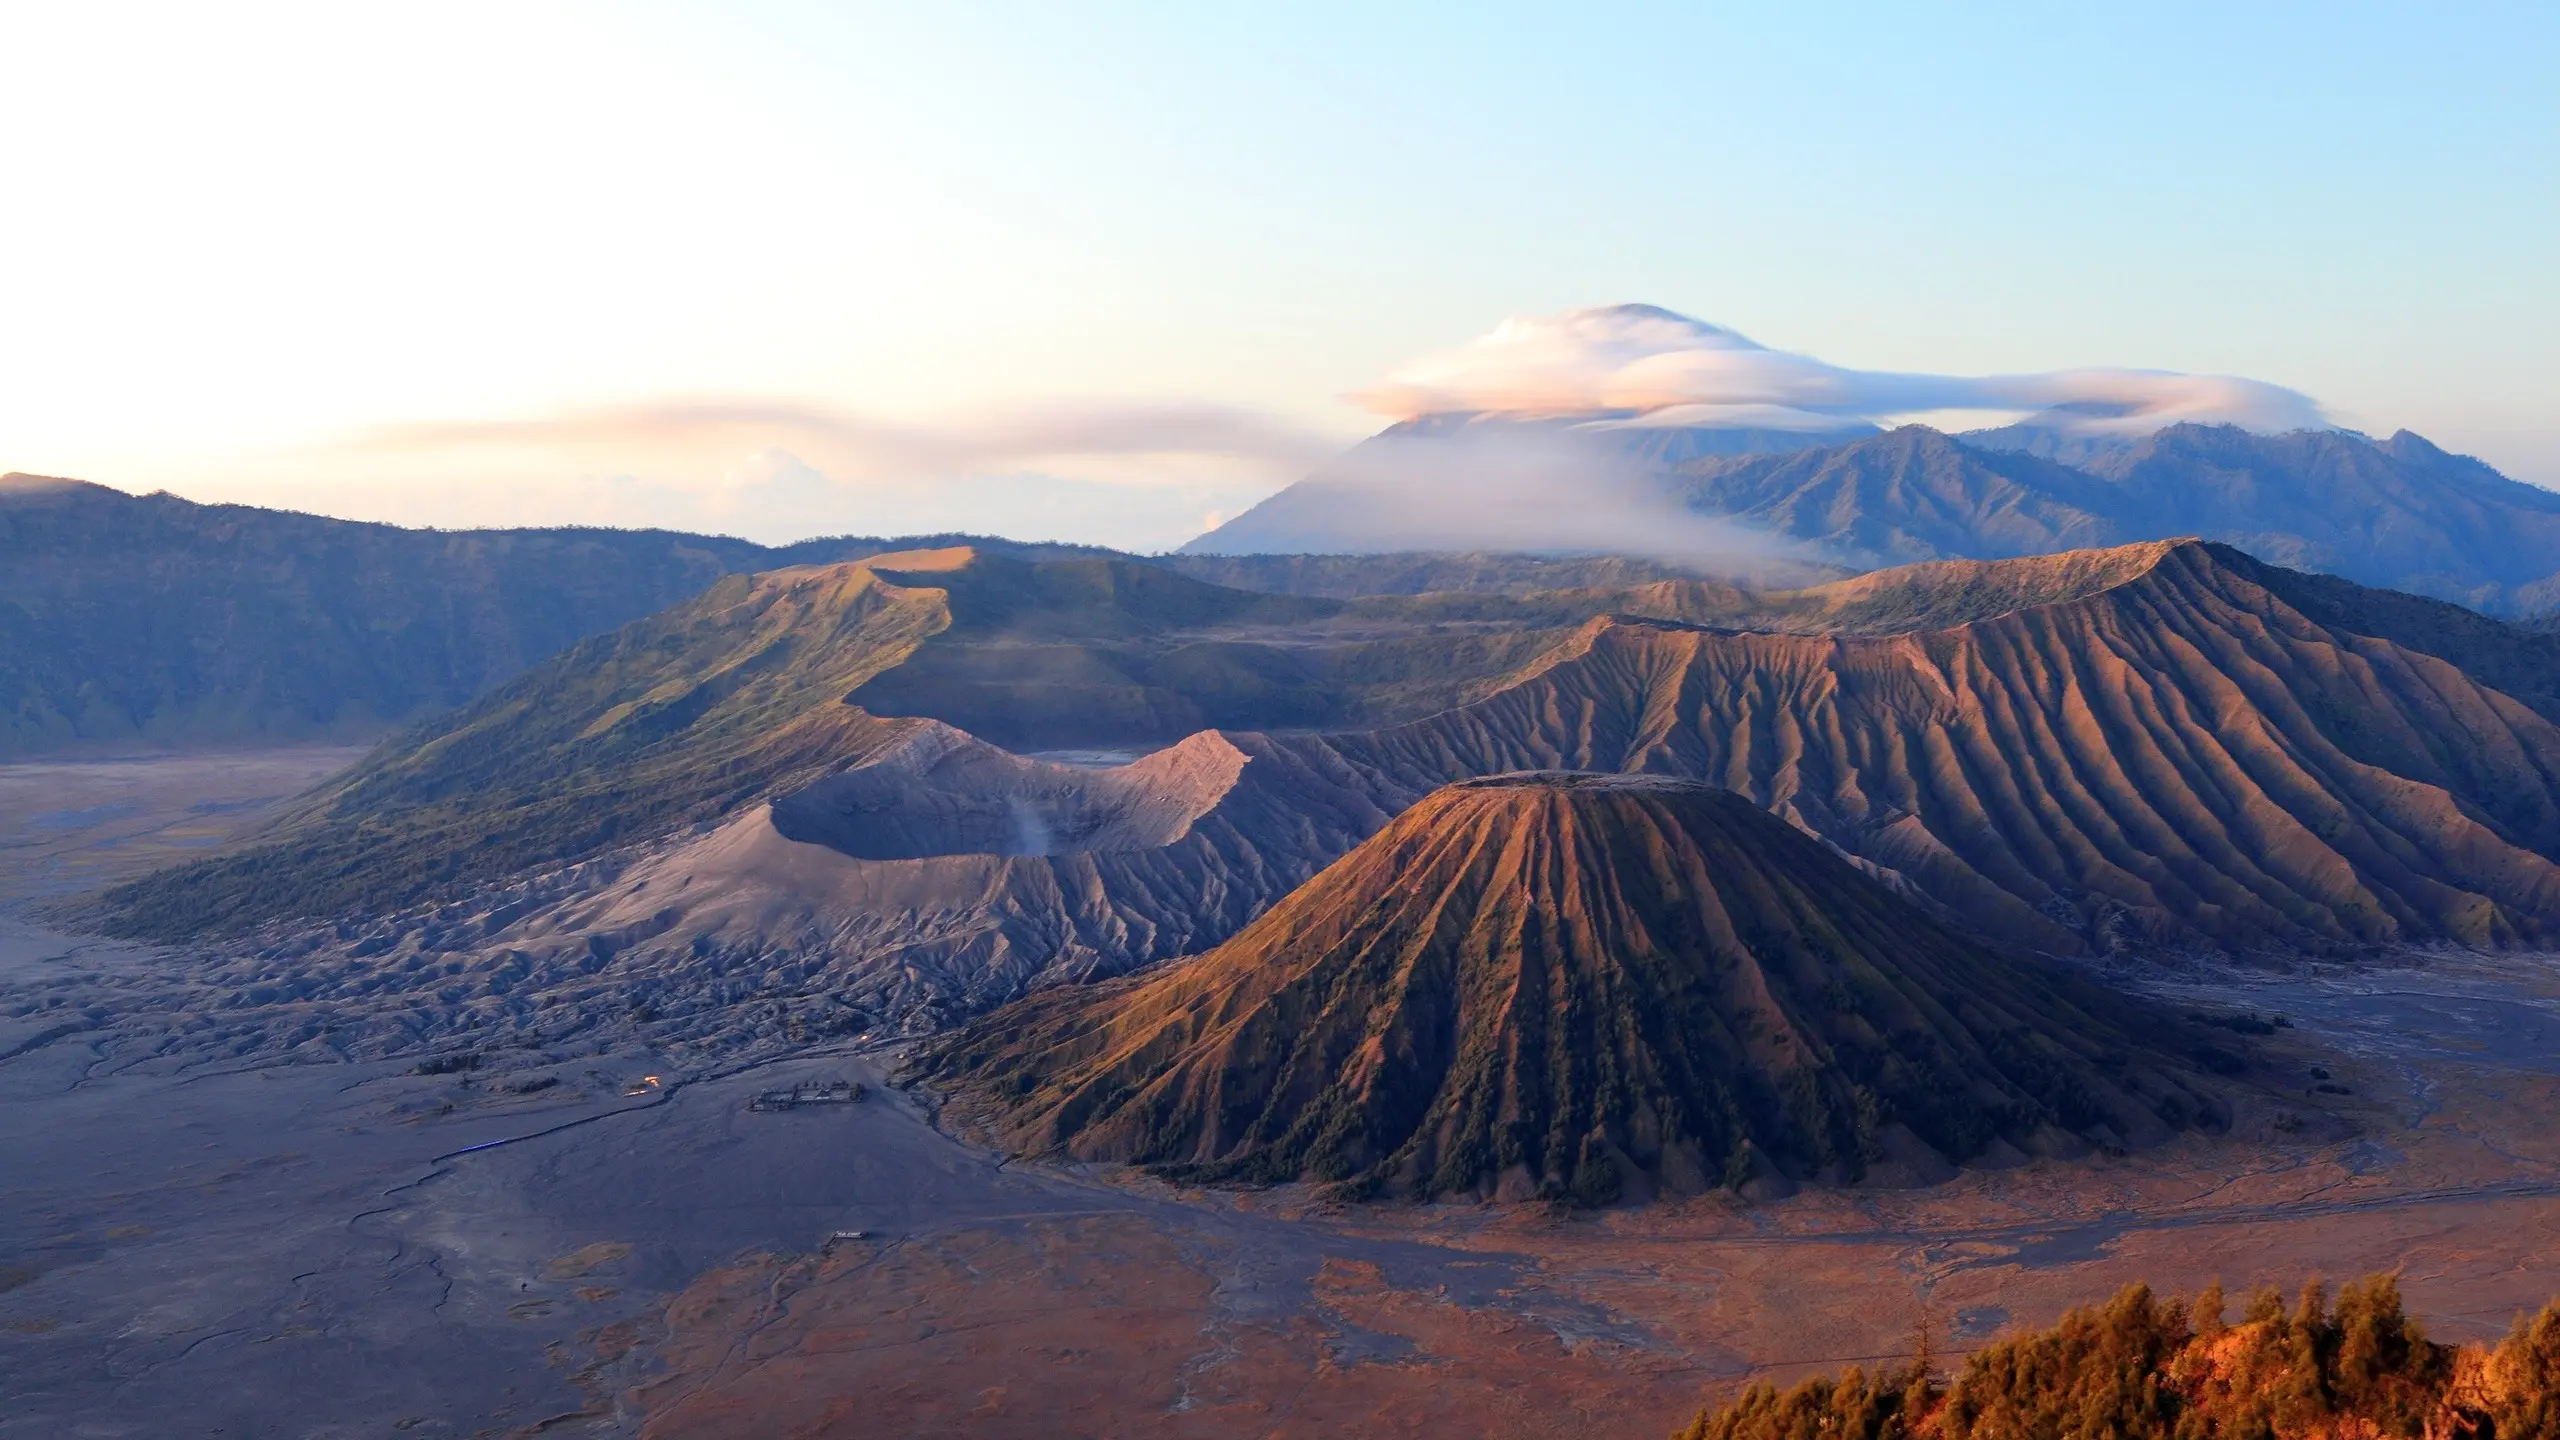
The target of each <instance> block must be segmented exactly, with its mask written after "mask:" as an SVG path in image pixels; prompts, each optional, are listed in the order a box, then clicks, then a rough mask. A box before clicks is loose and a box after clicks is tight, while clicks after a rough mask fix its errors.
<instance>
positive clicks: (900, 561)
mask: <svg viewBox="0 0 2560 1440" xmlns="http://www.w3.org/2000/svg"><path fill="white" fill-rule="evenodd" d="M1340 608H1341V602H1339V601H1332V600H1321V599H1313V598H1308V597H1300V596H1287V595H1270V594H1258V593H1252V592H1246V591H1237V590H1228V589H1224V588H1221V587H1218V586H1214V585H1208V584H1204V583H1202V582H1200V581H1196V580H1192V579H1189V578H1187V577H1185V576H1182V575H1178V574H1174V573H1172V572H1170V571H1167V570H1162V569H1158V568H1155V567H1152V566H1147V565H1143V564H1138V563H1135V562H1131V561H1126V560H1116V559H1115V560H1101V559H1083V558H1077V559H1068V560H1061V561H1055V562H1047V563H1039V564H1033V563H1026V562H1022V561H1017V560H1010V559H1006V558H1004V557H999V556H986V555H980V554H978V553H976V552H975V551H972V550H969V549H952V550H942V551H926V552H911V553H905V554H895V555H886V556H876V557H873V558H872V559H870V560H866V561H862V562H859V563H854V564H847V565H838V566H812V567H799V568H795V569H788V570H780V571H774V572H771V573H768V574H761V575H753V576H735V577H731V578H728V579H725V580H722V581H720V582H719V583H718V584H716V585H714V586H713V587H712V588H711V589H710V590H709V591H708V592H706V593H705V594H703V595H702V596H700V597H698V598H696V599H694V600H691V601H687V602H685V603H683V604H681V605H678V606H676V607H674V608H672V609H670V610H668V611H666V612H664V613H662V614H659V615H656V616H652V617H650V618H649V619H647V620H643V621H639V622H636V623H634V624H632V625H629V626H626V627H624V628H623V629H621V630H618V631H616V632H614V633H612V634H610V635H604V636H599V637H597V638H595V639H592V640H588V641H584V642H581V643H580V644H578V645H576V646H573V647H572V648H571V649H570V650H568V651H567V652H565V653H563V654H562V655H560V656H558V657H556V658H554V659H553V660H551V661H548V662H546V663H544V664H543V665H541V666H538V667H536V668H535V669H534V670H533V671H531V672H530V673H528V674H526V675H523V676H520V677H518V678H517V679H516V680H514V681H511V682H509V683H508V684H506V685H504V686H502V687H500V688H499V689H498V690H496V691H494V692H492V693H491V694H489V695H487V696H485V697H483V698H482V699H480V700H479V701H476V702H474V703H473V704H471V705H469V706H466V707H464V708H463V709H461V710H458V711H455V712H453V713H452V714H449V715H446V716H443V717H441V718H439V719H437V720H434V721H430V722H428V723H427V724H424V725H422V726H419V727H417V728H416V729H414V730H412V731H410V732H409V733H407V734H405V735H402V736H400V737H397V738H396V739H394V740H393V741H391V742H388V743H386V744H385V745H384V746H383V747H381V748H380V749H379V750H378V751H377V752H376V753H375V754H374V755H373V756H371V757H369V758H368V759H367V760H366V761H365V762H364V763H362V764H361V765H359V766H357V767H356V768H355V769H354V770H351V771H349V772H348V773H347V774H346V775H344V776H342V777H340V778H339V779H337V780H335V781H333V782H332V783H331V784H330V785H328V786H327V787H325V788H324V789H322V790H321V791H319V792H317V793H315V794H314V795H312V796H310V797H306V798H305V799H304V800H303V801H301V802H300V803H299V804H298V805H297V806H296V808H295V809H294V810H293V811H292V812H290V813H288V814H287V815H285V816H284V817H282V818H281V819H280V820H279V821H278V822H277V824H276V826H275V827H273V829H272V830H271V831H270V832H269V833H268V834H266V835H265V836H263V837H261V838H260V840H259V841H258V842H257V843H254V844H252V845H251V846H250V847H248V848H246V849H243V850H239V851H236V852H234V853H232V854H228V855H223V856H217V857H212V858H209V859H207V860H205V861H202V862H199V863H196V864H193V865H189V866H184V867H180V868H178V869H174V870H171V871H166V872H163V873H161V874H159V875H156V876H152V877H148V878H146V879H145V880H143V881H140V882H137V883H136V884H134V885H131V886H128V887H125V888H124V889H122V890H119V891H117V892H115V894H114V895H113V896H111V897H110V902H111V904H112V905H113V906H115V907H116V912H117V913H116V918H115V921H114V923H115V925H116V926H117V927H118V928H119V930H120V931H121V932H122V933H129V934H135V935H151V936H163V937H174V936H178V935H185V934H192V933H198V932H201V931H205V930H225V929H236V928H239V927H242V926H247V925H254V924H258V923H262V922H265V921H270V920H277V919H284V918H288V917H306V918H318V917H337V916H344V915H350V914H366V915H379V914H382V913H384V912H387V911H395V910H401V909H406V908H408V907H411V906H414V905H416V904H419V903H421V902H424V901H429V900H432V899H434V898H436V897H440V896H447V895H451V894H454V893H457V892H458V891H459V890H461V889H464V888H467V887H469V886H472V885H477V884H485V883H488V882H493V881H500V880H505V879H508V878H510V877H514V876H518V875H522V874H525V873H527V872H530V871H533V870H536V869H540V868H543V867H546V866H556V865H559V864H562V863H566V862H571V861H577V860H581V859H584V858H587V857H589V856H592V855H595V854H598V853H600V852H602V851H605V850H608V849H614V848H618V847H627V846H631V845H635V844H641V843H643V842H650V841H655V840H658V839H660V838H662V837H665V836H668V835H670V834H672V833H674V832H678V831H681V830H684V829H687V828H689V827H693V826H697V825H705V824H709V823H711V822H715V821H720V820H724V819H727V818H729V817H731V816H733V815H735V814H737V813H739V812H740V811H741V810H743V809H745V808H746V807H748V806H749V805H751V804H752V803H753V802H756V801H759V800H765V799H775V798H780V797H785V796H791V795H794V794H796V793H797V792H799V791H801V790H803V789H804V788H806V787H809V786H811V785H813V784H815V783H816V782H818V781H820V780H821V779H822V778H823V777H826V776H828V775H830V774H834V773H836V772H838V771H841V770H844V769H846V768H848V767H855V766H859V765H860V764H862V763H863V762H864V761H865V760H866V759H867V758H868V757H871V756H872V755H874V754H875V752H879V751H881V750H882V749H883V747H887V746H892V745H894V744H899V743H904V742H906V741H908V740H910V739H912V737H913V736H914V734H915V733H916V731H917V727H918V726H919V725H930V724H932V723H933V722H935V721H946V722H958V723H962V724H964V725H967V726H969V727H971V728H976V729H982V730H985V731H988V732H991V733H992V734H993V735H994V736H995V738H997V739H999V740H1008V741H1013V742H1015V743H1021V742H1022V741H1023V740H1025V739H1028V740H1031V741H1033V742H1035V743H1036V742H1039V741H1042V740H1046V741H1047V742H1049V743H1052V744H1070V745H1071V744H1075V743H1078V742H1081V741H1098V742H1102V743H1106V744H1126V743H1129V742H1131V741H1138V742H1142V743H1143V742H1149V741H1153V742H1159V743H1160V742H1161V741H1164V740H1170V739H1172V738H1175V737H1177V736H1180V735H1183V734H1187V733H1192V732H1194V731H1197V730H1199V729H1201V728H1202V725H1203V722H1204V720H1212V721H1215V720H1226V721H1232V720H1235V719H1242V720H1244V721H1246V722H1247V723H1256V722H1258V723H1262V724H1272V723H1287V722H1288V721H1289V720H1291V719H1294V718H1298V717H1299V716H1301V715H1318V716H1320V715H1322V714H1323V713H1325V711H1326V709H1327V707H1329V706H1331V705H1333V704H1334V703H1335V702H1336V701H1337V700H1338V699H1339V698H1340V691H1341V689H1342V688H1343V687H1342V684H1341V683H1340V682H1336V681H1331V680H1327V679H1326V678H1325V677H1324V676H1322V675H1321V674H1319V673H1318V672H1317V671H1316V670H1314V669H1311V668H1309V667H1308V666H1306V665H1305V664H1302V663H1301V662H1300V661H1298V660H1297V659H1296V658H1295V657H1294V656H1293V654H1292V653H1290V652H1287V651H1283V650H1279V649H1275V648H1273V647H1271V646H1268V645H1260V644H1254V643H1248V642H1244V641H1238V640H1220V639H1203V640H1192V639H1188V638H1185V637H1190V636H1196V635H1200V634H1203V633H1209V634H1223V633H1227V632H1228V631H1230V630H1232V629H1233V628H1234V627H1240V626H1252V625H1265V626H1278V627H1282V628H1283V629H1286V628H1288V627H1292V626H1302V625H1305V624H1307V623H1310V622H1314V621H1319V620H1322V619H1323V618H1325V617H1327V616H1330V615H1332V614H1334V613H1335V612H1337V611H1338V610H1340ZM1523 638H1524V637H1521V636H1518V635H1504V636H1493V637H1488V638H1487V639H1486V640H1485V641H1484V642H1483V643H1480V644H1472V645H1470V644H1466V643H1458V644H1454V645H1451V646H1448V647H1446V649H1445V651H1443V652H1437V653H1434V652H1424V651H1415V652H1412V653H1402V652H1392V651H1390V652H1385V653H1374V652H1377V651H1378V647H1375V646H1370V647H1367V652H1366V653H1365V658H1363V656H1360V655H1355V656H1354V657H1353V658H1352V659H1351V660H1350V661H1348V662H1346V663H1347V666H1348V668H1349V670H1350V671H1351V672H1352V674H1353V676H1354V683H1356V684H1357V685H1358V686H1360V687H1362V688H1365V689H1368V690H1375V691H1379V692H1382V693H1388V694H1405V693H1417V694H1420V695H1422V696H1424V697H1425V698H1424V699H1422V700H1420V701H1418V702H1416V703H1418V704H1420V705H1421V706H1422V707H1423V708H1426V709H1428V708H1437V707H1436V706H1435V705H1433V704H1432V703H1431V702H1430V700H1429V699H1428V697H1429V696H1430V695H1431V694H1434V693H1438V692H1440V691H1442V690H1445V689H1447V688H1448V687H1449V686H1452V685H1460V684H1462V682H1463V681H1464V679H1465V677H1466V675H1468V674H1470V673H1477V672H1484V673H1493V674H1498V673H1501V672H1503V671H1506V670H1508V669H1509V668H1511V667H1513V666H1516V665H1518V664H1520V663H1522V661H1523V660H1525V659H1527V658H1530V654H1533V653H1534V649H1535V646H1537V645H1539V644H1542V643H1553V641H1554V639H1556V638H1564V637H1548V638H1546V639H1543V640H1542V639H1541V638H1540V637H1538V636H1535V635H1532V636H1528V637H1525V638H1526V640H1527V642H1528V644H1529V646H1530V647H1531V649H1530V654H1522V653H1515V650H1517V649H1518V648H1519V646H1520V644H1521V642H1522V640H1523ZM1355 648H1358V647H1355ZM964 738H965V737H964ZM981 748H985V747H983V746H982V747H981ZM1150 748H1151V747H1150ZM783 813H784V815H785V817H786V822H787V817H789V816H792V815H802V814H806V813H809V806H808V803H806V802H802V803H800V804H799V805H798V806H797V808H793V807H786V808H785V810H784V812H783ZM1383 818H1384V817H1383V816H1379V817H1378V819H1380V820H1382V819H1383ZM811 823H815V822H811ZM1372 823H1374V822H1372ZM1360 833H1365V831H1363V832H1360ZM1356 838H1357V835H1356V834H1354V835H1352V836H1349V837H1346V838H1344V839H1343V840H1341V841H1340V842H1339V843H1338V844H1337V845H1336V846H1335V848H1333V849H1331V850H1329V851H1326V852H1325V853H1323V854H1322V855H1320V856H1317V857H1315V858H1314V859H1313V860H1312V862H1310V863H1308V864H1306V865H1305V866H1304V868H1303V869H1301V870H1297V871H1295V872H1293V873H1292V880H1294V879H1295V878H1303V875H1304V874H1305V873H1312V870H1313V868H1314V867H1315V866H1316V865H1320V864H1322V863H1323V861H1324V860H1327V859H1331V858H1332V856H1333V855H1334V854H1338V853H1340V847H1341V846H1342V845H1347V844H1348V843H1350V841H1351V840H1352V839H1356ZM851 853H854V854H856V855H860V854H861V853H862V852H861V851H860V850H858V849H857V850H855V851H853V852H851ZM1204 905H1205V902H1204ZM1205 908H1206V909H1208V910H1209V911H1210V912H1212V913H1214V912H1215V910H1216V907H1215V906H1214V905H1206V906H1205ZM1243 918H1244V917H1242V916H1238V917H1236V922H1235V923H1242V919H1243Z"/></svg>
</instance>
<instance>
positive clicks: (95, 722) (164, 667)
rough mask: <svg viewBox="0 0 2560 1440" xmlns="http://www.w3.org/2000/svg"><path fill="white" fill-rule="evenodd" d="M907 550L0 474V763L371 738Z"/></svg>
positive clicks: (1040, 549)
mask: <svg viewBox="0 0 2560 1440" xmlns="http://www.w3.org/2000/svg"><path fill="white" fill-rule="evenodd" d="M979 543H980V544H981V545H985V544H986V543H987V542H979ZM915 548H918V547H917V546H915V545H904V544H900V543H898V542H895V541H885V540H867V539H862V538H857V537H841V538H836V539H828V540H813V541H809V542H806V543H804V544H801V545H795V546H790V547H788V548H786V549H782V550H772V549H767V548H766V547H764V546H761V545H755V544H751V543H749V542H747V541H744V540H736V539H731V538H728V537H726V536H717V535H684V534H676V533H672V532H668V531H658V530H604V529H548V530H458V531H439V530H410V529H403V528H400V527H398V526H392V525H373V524H364V523H360V522H357V521H350V520H333V519H329V518H326V517H324V516H318V515H301V514H295V513H292V512H289V511H281V510H264V509H259V508H256V507H253V506H247V505H200V504H196V503H195V502H193V501H188V500H182V499H180V498H178V497H177V496H174V495H168V494H153V495H127V494H125V493H123V492H122V491H118V490H112V489H109V488H108V487H106V486H103V485H90V484H85V483H82V482H79V481H75V480H53V479H46V478H43V477H40V476H31V475H7V476H0V756H8V755H15V754H32V753H40V752H44V751H49V750H64V749H91V750H95V749H102V748H117V747H122V748H132V747H135V746H185V745H201V744H231V745H238V744H273V743H278V742H282V741H289V740H299V739H310V738H318V737H361V736H369V735H372V734H375V733H378V732H380V731H382V730H384V729H387V728H389V727H391V726H394V725H398V724H405V723H408V722H411V721H415V720H418V719H421V718H423V717H425V716H427V715H431V714H434V713H436V712H439V711H443V710H448V709H451V708H452V707H454V706H457V705H461V704H463V703H465V702H467V701H469V700H471V699H473V698H474V697H476V696H479V695H481V694H483V693H485V692H486V691H488V690H489V688H490V687H492V686H494V685H496V684H498V683H499V682H501V681H503V680H505V679H507V678H509V677H510V676H513V675H516V674H518V673H520V672H522V671H523V670H524V669H525V668H526V667H527V666H530V665H532V664H534V663H535V662H537V661H540V660H542V659H545V658H546V657H549V656H551V655H554V654H556V653H558V652H559V651H560V650H562V649H563V648H565V647H566V646H568V645H569V644H571V643H572V642H574V641H577V640H580V639H583V638H585V637H587V636H590V635H596V634H601V633H602V632H604V631H607V630H611V629H613V628H614V627H616V626H619V625H624V624H627V623H629V622H631V621H634V620H638V619H640V618H642V617H644V616H647V615H651V614H654V613H655V612H657V611H659V610H663V609H665V608H666V607H667V606H669V605H673V604H675V603H677V602H679V601H682V600H685V599H688V598H691V597H692V596H695V595H699V594H701V593H702V592H703V591H704V590H706V589H708V588H709V587H710V586H711V584H712V583H713V582H714V581H716V580H718V579H719V578H720V577H721V576H722V575H724V574H729V573H733V572H739V571H748V570H770V569H778V568H782V567H785V566H789V565H794V564H801V563H809V562H833V561H840V560H846V559H852V558H857V557H861V556H865V555H870V554H873V553H880V552H889V551H897V550H906V549H915ZM995 548H996V549H999V550H1006V551H1019V552H1022V553H1024V554H1026V555H1029V556H1031V557H1035V558H1053V557H1055V556H1058V555H1061V554H1067V553H1074V552H1075V547H1057V546H1008V545H1005V544H1004V543H1003V542H996V544H995ZM1086 553H1093V554H1101V553H1106V552H1086Z"/></svg>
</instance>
